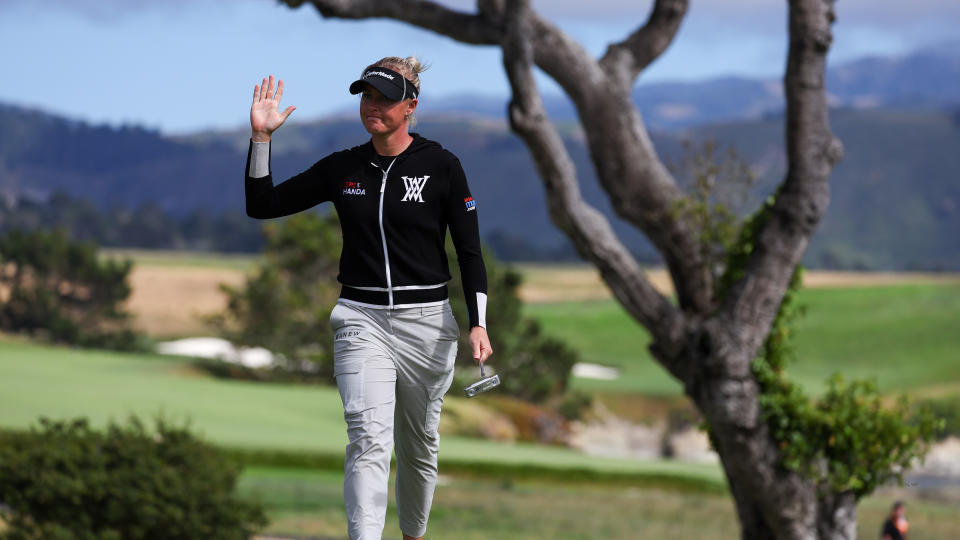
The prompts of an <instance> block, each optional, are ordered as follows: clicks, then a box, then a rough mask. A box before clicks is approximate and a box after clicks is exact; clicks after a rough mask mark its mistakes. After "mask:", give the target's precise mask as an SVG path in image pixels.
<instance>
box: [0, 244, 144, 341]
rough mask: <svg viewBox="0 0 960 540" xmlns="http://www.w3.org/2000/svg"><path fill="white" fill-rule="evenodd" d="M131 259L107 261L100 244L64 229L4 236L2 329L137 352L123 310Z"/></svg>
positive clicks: (1, 253)
mask: <svg viewBox="0 0 960 540" xmlns="http://www.w3.org/2000/svg"><path fill="white" fill-rule="evenodd" d="M132 266H133V264H132V263H131V262H130V261H129V260H126V261H115V260H106V261H101V260H100V259H99V258H98V255H97V247H96V246H95V245H94V244H88V243H80V242H74V241H72V240H70V238H69V237H68V235H67V234H66V233H65V232H63V231H52V232H50V231H35V232H29V233H28V232H23V231H11V232H10V233H8V234H6V235H5V236H3V237H0V329H3V330H6V331H9V332H21V333H25V334H30V335H33V336H38V337H42V338H47V339H49V340H51V341H57V342H61V343H69V344H72V345H80V346H87V347H106V348H113V349H128V350H129V349H134V348H137V347H139V340H138V336H137V334H136V333H134V331H133V330H132V329H131V328H130V325H129V322H130V315H129V314H128V313H126V312H125V311H124V310H123V309H122V305H123V302H124V301H125V300H126V299H127V297H128V296H129V295H130V286H129V285H128V283H127V277H128V276H129V274H130V269H131V268H132Z"/></svg>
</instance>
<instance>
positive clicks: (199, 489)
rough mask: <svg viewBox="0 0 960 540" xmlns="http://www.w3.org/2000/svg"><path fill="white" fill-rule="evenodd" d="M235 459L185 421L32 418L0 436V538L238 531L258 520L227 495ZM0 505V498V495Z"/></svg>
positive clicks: (252, 507) (251, 507)
mask: <svg viewBox="0 0 960 540" xmlns="http://www.w3.org/2000/svg"><path fill="white" fill-rule="evenodd" d="M237 473H238V469H237V467H236V466H234V465H232V464H231V463H230V462H228V461H225V460H224V457H223V455H222V454H221V453H220V452H219V451H218V450H216V449H214V448H213V447H211V446H209V445H207V444H206V443H204V442H202V441H200V440H199V439H197V438H196V437H194V436H193V435H192V434H191V433H190V432H189V431H188V430H187V429H186V428H183V427H175V426H171V425H170V424H168V423H167V422H165V421H163V420H160V419H158V420H157V421H156V430H155V431H149V430H147V429H146V428H145V427H144V425H143V424H142V423H141V422H140V421H139V420H137V419H136V418H131V419H130V421H129V423H128V424H127V425H125V426H121V425H117V424H111V425H110V426H109V427H108V428H107V430H106V432H98V431H94V430H92V429H91V428H90V426H89V424H88V422H87V421H86V420H85V419H77V420H72V421H51V420H47V419H41V420H40V429H37V428H32V429H31V430H30V431H29V432H25V433H16V434H8V435H5V436H4V437H3V438H2V439H0V502H2V504H3V505H6V506H5V509H4V510H3V514H2V517H3V519H4V521H6V522H7V524H8V529H7V530H6V531H5V532H4V533H2V537H3V538H8V539H21V538H23V539H26V538H85V539H121V538H123V539H140V538H150V539H164V538H177V539H180V538H208V539H221V538H222V539H227V538H230V539H234V538H247V537H249V536H250V535H251V534H252V533H253V532H254V531H256V530H258V529H260V528H262V527H263V526H264V525H266V517H265V515H264V513H263V510H262V508H261V507H260V506H259V505H258V504H254V503H250V502H246V501H240V500H237V499H236V498H234V496H233V492H234V488H235V486H236V480H237ZM0 508H4V507H3V506H2V505H0Z"/></svg>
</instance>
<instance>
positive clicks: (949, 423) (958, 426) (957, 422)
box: [913, 396, 960, 441]
mask: <svg viewBox="0 0 960 540" xmlns="http://www.w3.org/2000/svg"><path fill="white" fill-rule="evenodd" d="M925 409H926V410H928V411H930V413H931V414H932V415H933V417H934V418H936V419H937V420H938V421H939V425H938V426H937V432H936V438H937V440H941V441H942V440H943V439H946V438H947V437H951V436H952V437H960V396H945V397H941V398H930V399H925V400H921V401H919V402H917V403H915V404H914V413H913V417H914V418H920V417H921V415H922V413H923V411H924V410H925Z"/></svg>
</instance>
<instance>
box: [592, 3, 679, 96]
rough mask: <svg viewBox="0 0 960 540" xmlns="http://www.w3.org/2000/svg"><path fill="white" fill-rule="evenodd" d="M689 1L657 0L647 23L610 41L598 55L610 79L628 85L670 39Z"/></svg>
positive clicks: (630, 84) (660, 52)
mask: <svg viewBox="0 0 960 540" xmlns="http://www.w3.org/2000/svg"><path fill="white" fill-rule="evenodd" d="M688 5H689V2H688V0H656V2H655V3H654V5H653V9H652V10H651V11H650V17H649V18H648V19H647V22H646V24H644V25H643V26H642V27H640V28H638V29H637V31H636V32H634V33H633V34H631V35H630V36H629V37H627V38H626V39H624V40H623V41H621V42H619V43H614V44H611V45H610V46H609V47H608V48H607V52H606V53H605V54H604V55H603V58H601V59H600V66H601V67H602V68H603V70H604V71H606V72H607V74H608V76H609V77H610V79H611V80H612V81H614V82H615V83H616V84H617V85H619V86H621V87H623V88H627V89H630V88H631V87H632V86H633V81H634V80H636V78H637V76H638V75H640V72H641V71H643V70H644V69H646V67H647V66H648V65H650V63H651V62H653V61H654V60H656V59H657V58H658V57H659V56H660V55H661V54H663V51H665V50H666V48H667V47H668V46H669V45H670V43H671V42H672V41H673V38H674V36H676V35H677V30H679V28H680V23H681V22H682V21H683V17H684V16H685V15H686V13H687V7H688Z"/></svg>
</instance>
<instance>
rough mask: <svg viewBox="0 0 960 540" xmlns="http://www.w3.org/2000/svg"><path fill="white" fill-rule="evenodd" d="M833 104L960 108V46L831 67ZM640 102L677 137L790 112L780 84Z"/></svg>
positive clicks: (472, 99) (486, 99)
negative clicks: (682, 132)
mask: <svg viewBox="0 0 960 540" xmlns="http://www.w3.org/2000/svg"><path fill="white" fill-rule="evenodd" d="M827 91H828V92H829V95H830V100H831V104H832V105H833V106H835V107H842V108H857V109H868V108H896V109H909V110H944V109H952V108H956V107H957V106H960V41H958V42H953V43H943V44H940V45H937V46H931V47H926V48H923V49H919V50H917V51H914V52H912V53H910V54H907V55H904V56H900V57H892V58H887V57H869V58H861V59H858V60H854V61H850V62H843V63H839V64H836V65H833V64H831V65H830V66H829V67H828V69H827ZM633 99H634V102H635V103H636V104H637V106H638V107H639V108H640V111H641V112H642V113H643V115H644V119H645V120H646V122H647V124H648V126H649V127H650V128H651V129H653V130H658V131H675V130H680V129H687V128H690V127H694V126H698V125H702V124H706V123H717V122H729V121H739V120H755V119H758V118H761V117H762V116H763V115H765V114H769V113H771V112H773V113H776V112H779V111H781V110H782V109H783V85H782V83H781V80H780V79H779V78H778V79H751V78H744V77H719V78H715V79H708V80H705V81H697V82H656V83H643V82H641V83H640V85H638V86H637V88H636V89H635V90H634V91H633ZM544 102H545V104H546V107H547V112H548V113H549V114H550V116H551V118H553V119H554V120H556V121H559V122H575V121H576V112H575V110H574V108H573V105H572V104H571V103H570V102H569V101H568V100H567V99H566V98H565V97H562V96H557V95H547V96H545V97H544ZM506 103H507V98H506V97H502V98H497V97H490V96H479V95H458V96H448V97H440V98H437V99H436V100H431V99H430V98H429V97H428V98H425V101H424V103H423V105H424V109H425V110H431V111H437V112H454V111H456V112H462V113H471V114H477V115H482V116H488V117H492V118H503V117H504V114H505V111H506Z"/></svg>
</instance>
